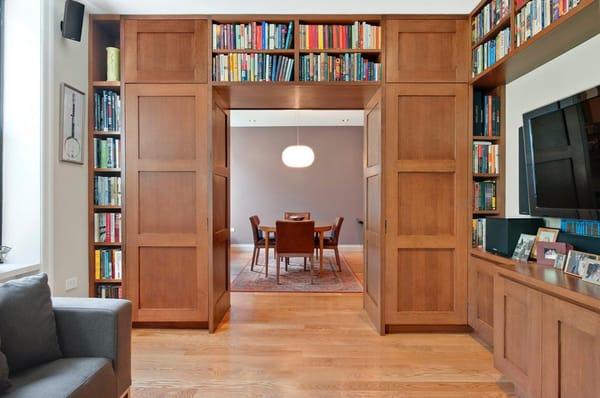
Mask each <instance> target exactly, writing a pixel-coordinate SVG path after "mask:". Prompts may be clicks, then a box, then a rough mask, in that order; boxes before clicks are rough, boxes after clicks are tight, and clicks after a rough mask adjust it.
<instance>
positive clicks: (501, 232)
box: [485, 217, 544, 257]
mask: <svg viewBox="0 0 600 398" xmlns="http://www.w3.org/2000/svg"><path fill="white" fill-rule="evenodd" d="M543 226H544V219H542V218H496V217H493V218H492V217H490V218H486V220H485V250H487V251H489V252H491V253H495V254H499V255H501V256H504V257H511V256H512V254H513V251H514V250H515V246H516V245H517V242H518V241H519V237H520V236H521V234H529V235H536V234H537V231H538V228H540V227H543Z"/></svg>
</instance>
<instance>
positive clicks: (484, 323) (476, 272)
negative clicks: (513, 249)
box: [469, 257, 495, 346]
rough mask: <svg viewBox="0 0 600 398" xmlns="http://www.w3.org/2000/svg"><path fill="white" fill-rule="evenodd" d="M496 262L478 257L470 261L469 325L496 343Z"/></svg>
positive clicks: (487, 341) (477, 332)
mask: <svg viewBox="0 0 600 398" xmlns="http://www.w3.org/2000/svg"><path fill="white" fill-rule="evenodd" d="M494 274H495V272H494V264H493V263H490V262H488V261H485V260H482V259H480V258H477V257H471V261H470V263H469V325H470V326H471V327H472V328H473V330H475V333H476V334H477V335H478V336H479V337H480V338H481V339H482V340H483V341H485V342H486V343H488V344H489V345H491V346H492V345H493V344H494Z"/></svg>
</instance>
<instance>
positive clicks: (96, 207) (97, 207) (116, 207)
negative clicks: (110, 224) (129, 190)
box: [94, 205, 121, 211]
mask: <svg viewBox="0 0 600 398" xmlns="http://www.w3.org/2000/svg"><path fill="white" fill-rule="evenodd" d="M94 210H95V211H102V210H105V211H109V210H113V211H116V210H121V206H119V205H94Z"/></svg>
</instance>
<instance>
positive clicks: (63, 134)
mask: <svg viewBox="0 0 600 398" xmlns="http://www.w3.org/2000/svg"><path fill="white" fill-rule="evenodd" d="M84 124H85V94H84V93H83V92H81V91H79V90H77V89H76V88H73V87H71V86H69V85H68V84H66V83H63V84H62V85H61V90H60V160H61V161H63V162H69V163H77V164H83V153H84V148H85V147H84V137H85V134H84V129H85V126H84Z"/></svg>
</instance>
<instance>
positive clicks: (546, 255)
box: [535, 242, 573, 269]
mask: <svg viewBox="0 0 600 398" xmlns="http://www.w3.org/2000/svg"><path fill="white" fill-rule="evenodd" d="M535 250H536V259H537V263H538V264H541V265H552V266H555V267H556V264H557V260H558V256H559V255H562V256H563V258H562V260H559V261H562V262H561V263H560V265H561V266H560V267H559V268H560V269H562V268H563V266H564V261H565V257H566V255H567V253H568V252H569V250H573V246H572V245H570V244H568V243H564V242H538V243H537V244H536V249H535Z"/></svg>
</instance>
